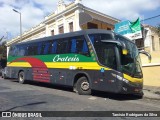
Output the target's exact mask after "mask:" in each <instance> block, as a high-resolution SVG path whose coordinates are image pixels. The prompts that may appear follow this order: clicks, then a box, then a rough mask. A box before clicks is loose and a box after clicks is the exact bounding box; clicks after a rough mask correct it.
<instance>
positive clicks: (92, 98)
mask: <svg viewBox="0 0 160 120" xmlns="http://www.w3.org/2000/svg"><path fill="white" fill-rule="evenodd" d="M88 99H89V100H96V99H97V98H96V97H90V98H88Z"/></svg>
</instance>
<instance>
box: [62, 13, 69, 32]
mask: <svg viewBox="0 0 160 120" xmlns="http://www.w3.org/2000/svg"><path fill="white" fill-rule="evenodd" d="M63 28H64V33H67V32H68V29H67V21H66V18H65V16H63Z"/></svg>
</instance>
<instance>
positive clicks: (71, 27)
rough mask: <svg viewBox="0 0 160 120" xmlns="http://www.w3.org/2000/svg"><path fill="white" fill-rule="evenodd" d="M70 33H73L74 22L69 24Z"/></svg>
mask: <svg viewBox="0 0 160 120" xmlns="http://www.w3.org/2000/svg"><path fill="white" fill-rule="evenodd" d="M69 32H73V22H71V23H69Z"/></svg>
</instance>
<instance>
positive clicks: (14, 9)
mask: <svg viewBox="0 0 160 120" xmlns="http://www.w3.org/2000/svg"><path fill="white" fill-rule="evenodd" d="M13 11H14V12H16V13H19V15H20V40H21V41H22V20H21V13H20V12H19V11H17V10H15V9H13Z"/></svg>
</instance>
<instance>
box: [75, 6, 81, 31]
mask: <svg viewBox="0 0 160 120" xmlns="http://www.w3.org/2000/svg"><path fill="white" fill-rule="evenodd" d="M79 13H80V10H79V9H78V10H76V11H75V18H74V19H75V20H74V21H75V22H74V26H75V27H74V31H79V30H81V27H80V25H79Z"/></svg>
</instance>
